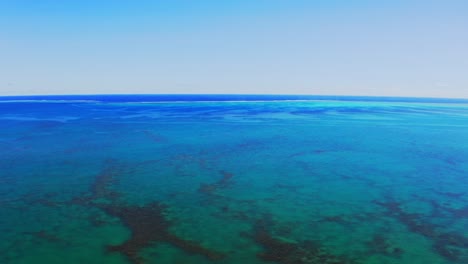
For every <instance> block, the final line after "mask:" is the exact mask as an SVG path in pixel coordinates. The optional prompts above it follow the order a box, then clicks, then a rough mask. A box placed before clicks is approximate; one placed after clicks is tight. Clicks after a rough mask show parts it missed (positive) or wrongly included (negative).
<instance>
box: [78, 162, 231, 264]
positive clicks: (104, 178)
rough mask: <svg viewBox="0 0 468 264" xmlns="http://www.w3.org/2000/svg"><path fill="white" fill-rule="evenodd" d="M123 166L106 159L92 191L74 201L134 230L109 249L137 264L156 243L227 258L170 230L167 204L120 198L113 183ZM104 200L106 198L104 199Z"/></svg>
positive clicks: (212, 256)
mask: <svg viewBox="0 0 468 264" xmlns="http://www.w3.org/2000/svg"><path fill="white" fill-rule="evenodd" d="M123 168H124V167H123V166H122V165H121V164H119V163H118V162H116V161H115V160H108V161H106V162H105V165H104V168H103V169H102V170H101V172H100V173H99V174H98V175H96V177H95V181H94V183H93V184H92V185H91V188H90V194H89V195H86V196H84V197H77V198H75V199H74V201H73V202H75V203H78V204H81V205H88V206H94V207H96V208H98V209H101V210H102V211H103V212H104V213H106V214H107V215H109V216H112V217H116V218H118V219H119V220H120V221H121V222H122V224H123V225H124V226H125V227H126V228H128V229H129V230H130V233H131V235H130V237H129V238H128V239H127V240H125V241H124V242H122V243H121V244H119V245H112V246H108V247H107V250H108V251H109V252H119V253H121V254H122V255H124V256H125V257H127V259H128V260H129V261H130V262H131V263H134V264H141V263H145V261H144V259H142V258H141V257H140V255H139V253H140V252H141V251H142V250H143V249H144V248H147V247H149V246H151V245H152V244H154V243H158V242H162V243H168V244H170V245H172V246H174V247H177V248H179V249H181V250H182V251H184V252H187V253H189V254H198V255H202V256H204V257H206V258H207V259H209V260H219V259H221V258H223V257H224V255H223V254H222V253H220V252H217V251H214V250H210V249H208V248H205V247H203V246H202V245H199V244H197V243H196V242H194V241H190V240H185V239H183V238H180V237H178V236H176V235H174V234H172V233H171V232H170V231H169V229H170V227H171V226H172V222H171V221H169V220H168V219H167V218H166V216H165V215H164V211H165V205H163V204H162V203H159V202H152V203H149V204H146V205H143V206H138V205H128V204H126V203H125V202H122V201H120V199H119V197H121V194H120V193H118V192H116V191H114V190H112V188H111V187H112V185H113V184H115V182H116V181H117V180H118V179H117V176H119V175H121V174H122V172H123ZM103 200H104V201H103Z"/></svg>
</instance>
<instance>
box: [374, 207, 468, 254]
mask: <svg viewBox="0 0 468 264" xmlns="http://www.w3.org/2000/svg"><path fill="white" fill-rule="evenodd" d="M376 204H378V205H380V206H382V207H384V208H385V209H386V210H387V213H388V214H389V215H390V216H391V217H394V218H396V219H397V220H398V221H400V223H402V224H403V225H405V226H406V227H407V228H408V230H409V231H411V232H413V233H416V234H419V235H422V236H424V237H426V238H428V239H430V240H432V248H433V250H434V251H435V252H436V253H437V254H439V255H440V256H442V257H443V258H445V259H447V260H449V261H453V262H456V263H465V262H463V261H468V237H466V236H464V235H462V234H459V233H455V232H443V231H442V228H441V227H440V226H439V225H436V224H433V223H430V222H428V221H427V220H425V217H424V215H422V214H418V213H408V212H406V211H405V210H403V209H402V206H401V203H399V202H395V201H387V202H376Z"/></svg>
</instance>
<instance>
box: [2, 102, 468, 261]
mask: <svg viewBox="0 0 468 264" xmlns="http://www.w3.org/2000/svg"><path fill="white" fill-rule="evenodd" d="M467 131H468V101H466V100H436V99H415V98H368V97H360V98H356V97H310V96H309V97H300V96H289V97H288V96H280V97H278V96H276V97H275V96H65V97H63V96H55V97H4V98H0V156H1V157H2V158H1V159H0V216H1V217H0V232H1V234H2V236H1V237H2V239H1V240H0V263H6V264H8V263H15V264H16V263H48V264H49V263H115V264H117V263H158V264H164V263H206V264H209V263H226V264H230V263H246V264H249V263H251V264H256V263H258V264H260V263H284V264H286V263H288V264H289V263H294V264H302V263H304V264H306V263H313V264H315V263H321V264H327V263H335V264H339V263H349V264H351V263H363V264H371V263H389V264H390V263H403V264H405V263H408V264H410V263H411V264H418V263H420V264H423V263H424V264H427V263H434V264H439V263H440V264H450V263H468V195H467V192H468V191H467V190H468V178H467V177H468V132H467Z"/></svg>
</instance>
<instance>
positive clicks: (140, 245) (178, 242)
mask: <svg viewBox="0 0 468 264" xmlns="http://www.w3.org/2000/svg"><path fill="white" fill-rule="evenodd" d="M100 208H101V209H102V210H103V211H104V212H106V213H107V214H108V215H111V216H114V217H117V218H119V219H120V220H121V221H122V223H123V225H124V226H125V227H127V228H128V229H129V230H130V232H131V235H130V238H129V239H127V240H126V241H124V242H123V243H121V244H119V245H114V246H109V247H108V250H109V251H110V252H119V253H121V254H122V255H124V256H126V257H127V258H128V260H129V261H130V262H132V263H144V261H143V260H142V259H141V258H140V256H139V252H140V251H141V250H142V249H144V248H146V247H148V246H150V245H151V244H153V243H157V242H165V243H168V244H171V245H172V246H174V247H177V248H179V249H181V250H183V251H185V252H187V253H190V254H198V255H202V256H204V257H206V258H207V259H210V260H218V259H221V258H223V254H221V253H219V252H216V251H214V250H210V249H207V248H205V247H203V246H201V245H199V244H197V243H195V242H193V241H189V240H185V239H182V238H180V237H178V236H175V235H174V234H171V233H170V232H169V228H170V227H171V225H172V223H171V222H170V221H169V220H167V219H166V217H165V216H164V209H165V206H164V205H163V204H161V203H157V202H153V203H150V204H147V205H144V206H121V205H103V206H100Z"/></svg>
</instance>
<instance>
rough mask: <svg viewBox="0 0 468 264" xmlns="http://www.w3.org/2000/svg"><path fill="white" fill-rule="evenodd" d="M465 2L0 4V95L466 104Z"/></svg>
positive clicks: (13, 0) (22, 0)
mask: <svg viewBox="0 0 468 264" xmlns="http://www.w3.org/2000/svg"><path fill="white" fill-rule="evenodd" d="M467 14H468V1H461V0H447V1H430V0H429V1H412V0H410V1H402V0H396V1H363V0H355V1H338V0H331V1H306V0H291V1H279V0H270V1H266V0H252V1H247V0H238V1H214V0H211V1H208V0H201V1H183V0H175V1H149V0H142V1H123V0H115V1H110V0H100V1H91V0H82V1H73V0H70V1H55V0H36V1H33V0H5V1H1V2H0V96H1V95H50V94H132V93H138V94H306V95H356V96H404V97H444V98H468V15H467Z"/></svg>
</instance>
